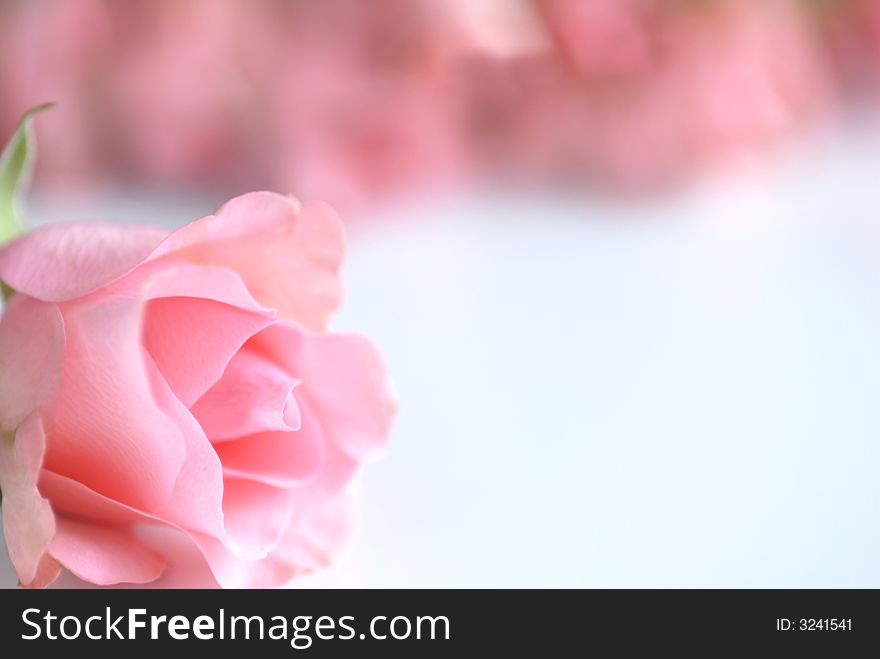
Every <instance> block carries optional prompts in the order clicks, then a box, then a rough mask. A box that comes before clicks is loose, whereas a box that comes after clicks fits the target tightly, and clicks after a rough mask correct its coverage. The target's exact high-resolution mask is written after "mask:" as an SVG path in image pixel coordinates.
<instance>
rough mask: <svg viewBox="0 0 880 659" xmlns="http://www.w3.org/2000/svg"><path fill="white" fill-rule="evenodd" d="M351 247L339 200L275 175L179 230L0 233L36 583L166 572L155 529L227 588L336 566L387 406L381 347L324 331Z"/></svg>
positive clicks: (18, 502) (4, 356) (4, 344)
mask: <svg viewBox="0 0 880 659" xmlns="http://www.w3.org/2000/svg"><path fill="white" fill-rule="evenodd" d="M343 251H344V245H343V232H342V227H341V224H340V222H339V220H338V218H337V217H336V215H335V213H334V212H333V211H332V210H331V209H330V208H329V207H327V206H324V205H321V204H314V205H308V206H304V207H303V206H301V205H300V204H299V203H298V202H296V201H295V200H293V199H291V198H288V197H284V196H281V195H277V194H272V193H268V192H256V193H252V194H247V195H244V196H241V197H238V198H236V199H233V200H232V201H230V202H228V203H227V204H226V205H225V206H224V207H223V208H222V209H221V210H220V211H219V212H217V214H215V215H211V216H208V217H205V218H203V219H201V220H198V221H196V222H193V223H191V224H189V225H187V226H184V227H183V228H181V229H179V230H177V231H174V232H172V233H171V234H170V235H165V233H163V232H161V231H158V230H154V229H150V228H134V227H130V226H120V225H99V224H62V225H55V226H49V227H46V228H41V229H38V230H35V231H32V232H30V233H26V234H24V235H22V236H20V237H18V238H17V239H15V240H13V241H12V242H10V243H8V244H7V245H5V246H4V247H3V248H2V249H0V279H2V281H3V282H4V284H5V285H6V289H7V291H8V290H10V289H11V290H12V291H14V293H12V294H11V297H10V298H9V300H8V302H7V305H6V309H5V312H4V313H3V316H2V318H0V486H2V493H3V499H2V509H3V510H2V511H3V525H4V533H5V537H6V542H7V545H8V550H9V556H10V558H11V560H12V563H13V565H14V567H15V569H16V571H17V573H18V577H19V580H20V582H21V584H22V585H24V586H45V585H48V584H49V583H51V582H52V581H53V580H54V579H55V578H56V577H57V576H58V574H59V572H60V570H61V568H66V569H67V570H69V571H70V572H72V573H73V574H74V575H76V576H77V577H79V578H80V579H83V580H85V581H87V582H91V583H93V584H101V585H106V584H115V583H146V582H150V581H153V580H155V579H156V578H158V577H159V575H160V574H161V573H162V571H163V568H164V566H165V565H166V563H167V562H169V561H171V560H173V559H174V558H175V553H174V551H165V552H164V553H163V548H162V546H161V543H157V542H156V541H155V538H156V537H157V535H156V534H150V533H149V532H148V531H149V528H150V527H154V526H160V527H164V528H168V527H171V528H174V529H178V530H179V531H180V532H182V533H183V534H186V536H188V537H189V538H190V539H191V541H192V543H193V544H194V545H195V546H196V547H198V549H199V550H200V551H201V553H202V555H203V556H204V558H205V560H206V561H207V564H208V565H209V567H210V570H211V573H212V574H213V578H214V579H215V580H216V582H217V583H218V584H219V585H221V586H225V587H269V586H277V585H280V584H283V583H285V582H287V581H288V580H289V579H291V578H292V577H294V576H296V575H298V574H303V573H306V572H310V571H313V570H315V569H318V568H320V567H322V566H324V565H326V564H327V563H328V561H330V559H331V557H332V556H333V554H334V551H335V550H336V549H337V547H338V546H339V544H340V541H341V539H342V538H343V537H344V535H345V531H346V528H347V525H348V521H349V517H348V512H347V509H346V505H347V501H346V497H345V495H346V492H347V489H346V486H347V485H348V484H349V482H350V481H351V480H352V477H353V476H354V475H355V472H356V471H357V469H358V467H359V466H360V465H361V464H362V463H363V462H364V461H365V460H367V459H369V458H370V457H372V456H375V455H376V454H377V453H379V452H380V451H381V450H382V449H383V447H384V446H385V443H386V440H387V438H388V435H389V430H390V425H391V419H392V416H393V414H394V410H395V402H394V399H393V397H392V394H391V391H390V388H389V384H388V380H387V377H386V371H385V368H384V366H383V364H382V360H381V358H380V356H379V354H378V352H377V350H376V349H375V348H374V346H373V345H372V344H371V343H370V342H369V341H368V340H366V339H365V338H362V337H360V336H357V335H353V334H337V333H329V332H327V331H326V328H327V320H328V317H329V316H330V314H331V312H332V311H333V310H334V309H335V308H336V306H337V305H338V303H339V301H340V296H341V292H342V291H341V284H340V280H339V274H338V270H339V266H340V262H341V260H342V257H343ZM158 535H159V536H161V534H158Z"/></svg>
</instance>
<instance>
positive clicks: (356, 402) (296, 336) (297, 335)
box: [252, 322, 397, 460]
mask: <svg viewBox="0 0 880 659" xmlns="http://www.w3.org/2000/svg"><path fill="white" fill-rule="evenodd" d="M252 345H253V347H254V348H255V349H257V350H262V351H264V353H265V354H267V355H269V356H271V358H273V359H275V360H276V361H277V362H278V363H280V364H283V365H284V366H285V367H286V368H287V369H288V370H289V371H290V372H291V374H293V375H294V376H296V377H297V378H300V379H301V380H302V384H301V385H300V388H299V389H298V390H297V399H298V400H300V401H308V403H309V404H310V405H311V407H312V409H313V411H314V413H315V415H316V417H317V418H318V420H319V423H320V424H321V426H322V428H323V430H324V433H325V434H326V436H327V437H328V439H329V440H330V441H332V442H334V443H335V444H336V445H337V446H339V447H340V448H342V449H343V450H344V451H345V452H347V453H348V454H349V455H350V456H352V457H353V458H355V459H356V460H365V459H369V458H371V457H373V456H375V455H376V454H377V453H379V452H381V451H382V450H383V449H384V447H385V445H386V443H387V441H388V437H389V435H390V432H391V425H392V420H393V418H394V414H395V412H396V409H397V402H396V399H395V397H394V394H393V392H392V390H391V385H390V382H389V380H388V375H387V371H386V369H385V366H384V364H383V362H382V358H381V356H380V354H379V352H378V350H376V348H375V346H373V344H372V343H371V342H370V341H369V340H367V339H365V338H363V337H361V336H357V335H354V334H324V335H318V336H314V335H311V334H306V333H305V332H303V331H301V330H299V329H298V328H297V327H296V326H295V325H293V324H292V323H287V322H278V323H275V324H274V325H272V326H271V327H268V328H266V329H265V330H263V331H262V332H260V333H259V334H258V335H256V336H255V337H254V339H253V341H252ZM300 404H301V405H302V402H301V403H300Z"/></svg>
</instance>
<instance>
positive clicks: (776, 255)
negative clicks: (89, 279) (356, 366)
mask: <svg viewBox="0 0 880 659" xmlns="http://www.w3.org/2000/svg"><path fill="white" fill-rule="evenodd" d="M47 100H52V101H56V102H57V106H56V107H55V108H53V109H52V110H50V111H48V112H44V113H42V114H40V115H39V116H38V117H37V118H36V120H35V126H36V131H37V136H38V141H39V144H40V148H39V158H38V164H37V169H36V172H35V174H36V175H35V186H34V189H33V192H32V194H31V198H30V205H29V210H30V214H29V218H30V221H31V222H33V223H35V224H39V223H44V222H50V221H51V222H56V221H70V220H81V219H104V220H108V221H127V222H151V223H157V224H161V225H164V226H167V227H169V228H170V227H173V226H178V225H180V224H183V223H185V222H187V221H190V220H192V219H195V218H197V217H200V216H202V215H205V214H208V213H210V212H212V211H213V210H214V209H216V208H217V207H218V206H219V205H220V204H221V203H222V202H223V201H224V200H225V199H227V198H229V197H231V196H234V195H236V194H239V193H242V192H245V191H248V190H252V189H272V190H278V191H281V192H290V193H293V194H295V195H296V196H298V197H300V198H303V199H323V200H325V201H328V202H330V203H331V204H332V205H334V206H335V207H336V208H337V209H339V210H340V212H341V213H342V215H343V219H344V220H345V222H346V223H347V225H348V229H349V235H350V240H349V243H350V245H349V259H348V262H347V265H346V269H345V277H346V283H347V288H348V299H347V301H346V305H345V307H344V308H343V310H342V312H341V313H340V315H339V317H338V319H337V322H336V325H335V326H336V328H339V329H357V330H359V331H363V332H365V333H367V334H369V335H371V336H372V337H374V338H375V339H376V340H377V341H378V342H379V343H380V345H381V346H382V347H383V349H384V351H385V353H386V356H387V360H388V363H389V367H390V369H391V372H392V376H393V378H394V380H395V383H396V386H397V389H398V391H399V395H400V401H401V412H400V417H399V423H398V426H397V428H396V431H395V437H394V440H393V443H392V446H391V450H390V451H389V453H388V455H387V456H386V458H385V459H384V460H383V461H381V462H379V463H377V464H375V465H371V466H370V467H369V468H368V469H367V470H366V474H365V480H366V492H367V497H366V503H365V516H364V523H363V525H362V527H361V530H360V532H359V535H358V537H357V538H356V540H355V542H354V543H353V545H352V547H351V548H350V551H349V552H348V554H347V556H346V558H345V559H344V560H343V561H342V564H341V565H340V568H339V570H340V573H342V574H344V575H345V579H346V580H348V581H349V582H353V583H357V584H362V585H367V586H380V587H381V586H404V587H406V586H440V587H442V586H465V587H468V586H470V587H481V586H501V587H504V586H555V587H560V586H561V587H565V586H874V587H877V586H880V560H878V559H877V557H878V556H880V523H878V522H880V479H878V473H880V441H878V440H880V415H878V411H880V407H878V402H877V401H878V397H880V348H878V341H877V337H878V336H880V303H878V300H877V295H876V282H878V281H880V259H878V258H877V253H878V248H880V215H878V211H880V200H878V194H877V192H876V190H877V187H878V183H877V182H878V172H880V0H762V1H761V2H743V1H741V0H655V1H650V0H447V1H445V2H441V1H439V0H376V1H375V2H362V1H357V0H326V1H322V2H306V1H305V0H299V1H297V0H290V1H282V0H253V1H244V0H211V1H209V0H174V1H172V0H150V1H149V2H147V1H142V0H129V1H127V2H118V1H116V2H114V1H112V0H70V1H65V2H62V1H60V0H55V1H53V0H29V1H24V0H0V133H2V135H3V136H4V138H3V139H6V136H8V135H11V133H12V131H13V129H14V126H15V124H16V122H17V121H18V119H19V117H20V116H21V114H22V113H23V112H24V111H25V110H26V109H27V108H28V107H31V106H33V105H36V104H38V103H41V102H43V101H47Z"/></svg>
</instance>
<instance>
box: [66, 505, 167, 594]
mask: <svg viewBox="0 0 880 659" xmlns="http://www.w3.org/2000/svg"><path fill="white" fill-rule="evenodd" d="M57 524H58V530H57V532H56V534H55V538H54V539H53V540H52V545H51V548H50V552H51V554H52V556H53V557H54V558H55V559H56V560H57V561H58V562H59V563H61V564H62V565H63V566H64V567H66V568H67V569H68V570H70V571H71V572H73V573H74V574H75V575H76V576H78V577H79V578H80V579H83V580H84V581H88V582H89V583H93V584H97V585H100V586H106V585H110V584H116V583H148V582H150V581H153V580H155V579H156V578H158V577H159V575H160V574H162V570H163V569H164V567H165V560H164V559H163V558H162V557H161V556H158V555H157V554H155V553H154V552H152V551H150V550H149V549H147V547H146V546H144V544H143V543H141V542H140V541H139V540H138V539H137V537H136V536H135V535H134V533H133V532H132V531H131V530H129V529H127V528H124V527H118V526H103V525H100V524H93V523H90V522H82V521H75V520H73V519H69V518H65V517H59V518H58V522H57Z"/></svg>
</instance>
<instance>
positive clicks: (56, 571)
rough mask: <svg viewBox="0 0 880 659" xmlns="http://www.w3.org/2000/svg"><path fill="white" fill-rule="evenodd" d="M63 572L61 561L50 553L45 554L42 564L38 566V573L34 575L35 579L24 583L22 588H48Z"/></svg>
mask: <svg viewBox="0 0 880 659" xmlns="http://www.w3.org/2000/svg"><path fill="white" fill-rule="evenodd" d="M60 574H61V563H59V562H58V561H56V560H55V559H54V558H52V556H50V555H49V554H48V553H45V554H43V558H42V559H41V560H40V565H39V566H38V567H37V573H36V574H35V575H34V579H33V581H31V582H30V583H22V584H21V587H22V588H47V587H49V586H50V585H51V584H52V583H54V582H55V580H56V579H57V578H58V575H60Z"/></svg>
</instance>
